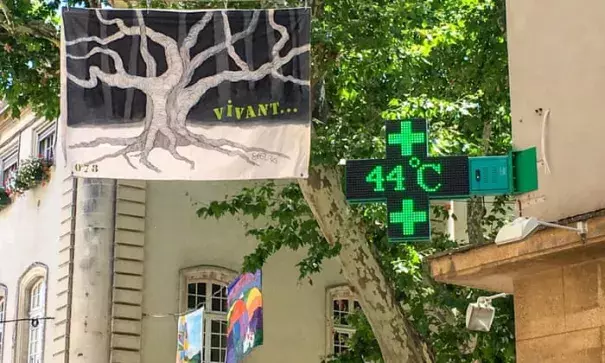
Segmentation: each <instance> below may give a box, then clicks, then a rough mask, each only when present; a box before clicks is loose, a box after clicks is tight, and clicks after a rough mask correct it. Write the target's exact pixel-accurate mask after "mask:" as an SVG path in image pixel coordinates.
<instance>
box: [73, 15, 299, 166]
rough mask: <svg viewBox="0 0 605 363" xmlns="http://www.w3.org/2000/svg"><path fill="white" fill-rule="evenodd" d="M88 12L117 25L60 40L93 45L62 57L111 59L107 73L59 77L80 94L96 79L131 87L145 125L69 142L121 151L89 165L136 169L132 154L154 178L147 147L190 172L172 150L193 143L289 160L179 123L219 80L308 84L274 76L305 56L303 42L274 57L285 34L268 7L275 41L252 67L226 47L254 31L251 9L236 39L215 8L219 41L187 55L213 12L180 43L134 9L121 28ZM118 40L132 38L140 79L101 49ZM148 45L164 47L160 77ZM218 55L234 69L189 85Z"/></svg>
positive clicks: (244, 156) (91, 71)
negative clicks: (103, 32)
mask: <svg viewBox="0 0 605 363" xmlns="http://www.w3.org/2000/svg"><path fill="white" fill-rule="evenodd" d="M95 12H96V15H97V18H98V20H99V22H100V23H101V24H102V26H112V28H117V32H116V33H113V34H111V35H109V36H107V37H104V38H100V37H97V36H86V37H81V38H77V39H73V40H66V41H65V44H66V46H67V47H68V49H69V47H71V46H74V45H77V44H80V43H97V44H98V45H99V46H96V47H93V48H92V49H91V50H89V51H88V53H87V54H85V55H74V54H73V53H71V52H69V51H68V52H67V54H66V56H67V58H69V59H72V60H86V59H89V58H90V57H91V56H93V55H95V54H100V55H101V56H102V57H108V58H110V59H112V60H113V68H114V69H115V72H114V73H107V72H105V71H102V70H101V69H100V68H99V67H97V66H90V67H89V69H88V74H89V78H88V79H82V78H78V77H76V76H74V75H73V74H71V73H68V74H67V79H68V80H69V81H70V82H72V83H74V84H76V85H78V86H80V87H82V88H85V89H92V88H95V87H97V85H98V83H99V82H102V83H103V84H104V85H107V86H109V87H117V88H121V89H136V90H139V91H141V92H143V93H145V95H146V96H147V106H146V110H145V127H144V130H143V132H142V133H141V134H140V135H138V136H136V137H125V138H120V137H114V138H112V137H99V138H97V139H94V140H92V141H85V142H79V143H75V144H72V145H69V146H68V147H69V148H70V149H76V148H95V147H100V146H102V145H110V146H122V148H121V149H120V150H118V151H115V152H112V153H108V154H105V155H103V156H101V157H98V158H96V159H94V160H91V161H90V162H89V163H98V162H100V161H103V160H107V159H112V158H118V157H123V158H124V159H126V161H127V163H128V165H129V166H130V167H131V168H134V169H136V167H135V165H134V164H133V163H132V160H131V158H132V157H138V158H139V162H140V163H141V164H142V165H144V166H145V167H147V168H149V169H150V170H153V171H155V172H158V173H159V172H161V170H160V168H158V167H157V166H156V165H154V164H153V163H152V162H151V161H150V160H149V154H150V153H151V151H152V150H153V149H155V148H162V149H165V150H167V151H168V152H170V155H172V157H173V158H174V159H175V160H178V161H182V162H185V163H187V164H189V166H190V167H191V169H194V168H195V163H194V162H193V161H192V160H190V159H188V158H187V157H185V156H183V155H181V154H180V153H179V152H178V150H177V148H178V147H183V146H195V147H198V148H201V149H205V150H210V151H215V152H218V153H221V154H224V155H228V156H232V157H237V158H240V159H242V160H244V161H245V162H246V163H248V164H250V165H258V163H256V162H255V161H254V160H253V159H252V158H251V157H250V155H249V153H254V152H259V153H265V154H268V155H273V156H276V157H281V158H286V159H289V157H288V156H287V155H285V154H282V153H279V152H274V151H270V150H266V149H263V148H259V147H249V146H246V145H243V144H240V143H237V142H234V141H231V140H228V139H212V138H208V137H206V136H204V135H201V134H195V133H193V132H191V131H189V130H188V129H187V128H186V126H185V125H186V120H187V116H188V113H189V111H190V110H191V109H192V108H193V107H194V106H196V105H197V104H198V102H199V100H200V99H201V98H202V97H203V96H204V94H206V92H208V91H209V90H210V89H213V88H215V87H217V86H219V85H220V84H222V83H225V82H241V81H258V80H261V79H263V78H265V77H273V78H276V79H279V80H281V81H282V82H291V83H294V84H297V85H301V86H305V87H309V86H310V82H309V81H308V80H302V79H297V78H295V77H293V76H285V75H283V74H282V73H281V69H282V67H283V66H285V65H286V64H288V63H289V62H290V61H292V59H293V58H294V57H296V56H299V55H301V54H304V53H307V52H309V50H310V45H309V44H305V45H302V46H299V47H292V48H291V49H289V51H288V52H287V53H286V54H285V55H283V56H282V55H281V54H280V52H281V51H282V50H283V49H284V47H285V46H286V44H287V43H288V41H289V40H290V35H289V34H288V29H287V28H286V27H285V26H283V25H280V24H277V23H276V22H275V11H274V10H268V11H267V20H268V23H269V26H271V27H272V28H273V29H274V30H275V32H277V33H279V35H280V38H279V40H278V41H277V42H276V43H275V44H274V45H273V48H272V49H271V50H270V52H271V55H270V58H271V59H270V60H269V61H268V62H267V63H265V64H263V65H261V66H259V67H258V68H256V69H251V67H250V66H249V65H248V64H247V63H246V62H244V61H243V60H242V59H241V58H240V57H239V55H238V54H237V53H236V52H235V48H234V44H235V43H236V42H238V41H240V40H243V39H245V38H246V37H248V36H251V35H253V34H254V31H255V30H256V28H257V25H258V22H259V16H260V11H255V12H254V13H253V15H252V18H251V19H250V21H249V23H248V24H247V26H246V27H245V29H244V30H242V31H241V32H239V33H236V34H232V33H231V27H230V24H229V19H228V16H227V12H226V11H222V12H221V19H222V20H220V21H222V31H223V33H224V40H223V41H222V42H220V43H219V44H215V45H213V46H210V47H208V48H207V49H204V50H203V51H201V52H199V53H197V54H196V55H195V56H193V57H192V56H191V50H192V48H193V47H194V46H195V45H196V44H197V42H198V37H199V35H200V32H201V31H202V30H203V29H204V28H205V27H206V26H207V25H208V24H209V23H210V22H211V21H212V20H215V21H218V19H214V13H213V12H208V13H206V14H205V15H204V16H203V18H202V19H201V20H199V21H198V22H197V23H195V24H194V25H193V26H192V27H191V28H190V29H189V32H188V33H187V36H186V37H185V38H184V39H183V41H182V43H181V45H180V46H179V44H178V43H177V41H176V40H175V39H173V38H171V37H169V36H167V35H165V34H163V33H160V32H157V31H155V30H153V29H152V28H149V27H147V26H146V25H145V22H144V19H143V15H142V12H141V11H140V10H137V11H136V14H137V22H138V26H137V25H134V26H127V25H126V24H125V23H124V21H123V20H121V19H119V18H115V19H104V18H103V17H102V16H101V11H100V10H98V9H97V10H95ZM126 36H133V37H135V36H136V37H140V42H139V53H140V56H141V59H142V60H143V62H144V63H145V66H146V76H145V77H142V76H137V75H133V74H131V73H129V72H127V71H126V70H125V68H124V62H123V60H122V57H121V55H120V54H119V53H118V52H116V51H115V50H112V49H109V48H107V45H108V44H110V43H112V42H114V41H117V40H119V39H122V38H124V37H126ZM149 41H151V42H154V43H156V44H158V45H159V46H161V47H162V48H163V49H164V56H165V59H164V60H165V63H166V66H167V69H166V71H165V72H163V73H162V74H161V75H158V74H157V73H158V72H157V61H156V59H155V58H154V57H153V56H152V54H151V53H150V52H149V44H148V43H149ZM223 51H225V52H227V54H228V56H229V57H230V58H231V59H232V60H233V61H234V62H235V64H236V65H237V67H238V68H239V70H237V71H232V70H226V71H222V72H219V73H217V74H213V75H209V76H206V77H203V78H201V79H199V80H197V81H195V82H192V78H193V75H194V73H195V71H196V70H197V69H198V68H199V67H200V66H201V65H202V64H203V63H204V62H206V61H208V60H209V59H211V58H212V57H214V56H216V55H217V54H219V53H220V52H223Z"/></svg>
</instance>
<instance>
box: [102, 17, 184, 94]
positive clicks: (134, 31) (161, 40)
mask: <svg viewBox="0 0 605 363" xmlns="http://www.w3.org/2000/svg"><path fill="white" fill-rule="evenodd" d="M95 12H96V14H97V18H98V19H99V21H100V22H101V23H102V24H105V25H115V26H117V27H118V29H120V31H121V32H122V33H124V34H125V35H141V27H139V26H136V27H135V26H133V27H127V26H126V24H124V21H123V20H122V19H118V18H116V19H111V20H107V19H104V18H103V17H102V16H101V12H100V11H99V10H98V9H97V10H95ZM136 12H137V17H139V16H140V17H141V18H142V12H141V10H137V11H136ZM145 33H146V34H145V35H146V36H147V37H149V39H151V40H153V41H154V42H155V43H157V44H159V45H160V46H162V47H163V48H164V52H165V54H166V65H167V67H168V69H169V70H170V72H165V73H164V74H163V75H162V76H160V77H159V78H163V81H165V79H166V78H177V76H176V75H177V74H178V78H180V75H181V72H182V69H183V64H182V62H181V56H180V54H179V50H178V46H177V44H176V41H175V40H174V39H172V38H170V37H169V36H167V35H165V34H162V33H159V32H156V31H155V30H153V29H151V28H148V27H145ZM172 81H173V82H178V79H176V80H172Z"/></svg>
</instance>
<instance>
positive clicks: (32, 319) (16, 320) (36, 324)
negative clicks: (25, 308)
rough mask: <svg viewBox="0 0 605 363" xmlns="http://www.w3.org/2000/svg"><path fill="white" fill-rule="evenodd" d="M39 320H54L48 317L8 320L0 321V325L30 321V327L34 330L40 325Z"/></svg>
mask: <svg viewBox="0 0 605 363" xmlns="http://www.w3.org/2000/svg"><path fill="white" fill-rule="evenodd" d="M40 320H55V318H54V317H50V316H49V317H41V318H22V319H9V320H0V324H5V323H15V322H19V321H30V322H31V325H32V327H34V328H36V327H37V326H38V325H40Z"/></svg>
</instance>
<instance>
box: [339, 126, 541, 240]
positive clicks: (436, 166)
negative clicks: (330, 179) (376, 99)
mask: <svg viewBox="0 0 605 363" xmlns="http://www.w3.org/2000/svg"><path fill="white" fill-rule="evenodd" d="M386 139H387V150H386V154H387V157H386V159H382V160H378V159H371V160H347V164H346V195H347V200H348V201H349V202H351V203H359V204H365V203H377V202H386V203H387V215H388V237H389V240H391V241H394V242H397V241H419V240H430V237H431V228H430V201H431V200H435V199H448V200H449V199H461V198H467V197H469V196H470V195H498V194H508V193H514V192H527V191H530V190H535V189H536V188H537V168H536V162H535V159H536V156H535V148H532V149H528V150H526V151H523V152H512V153H511V154H510V155H508V156H488V157H479V158H469V157H468V156H436V157H432V156H428V132H427V123H426V121H425V120H422V119H411V120H402V121H401V120H399V121H387V122H386ZM532 162H533V165H532ZM519 163H520V164H521V165H522V166H524V168H523V169H524V173H525V174H526V177H524V178H515V176H514V174H515V170H514V167H515V166H516V165H517V164H519Z"/></svg>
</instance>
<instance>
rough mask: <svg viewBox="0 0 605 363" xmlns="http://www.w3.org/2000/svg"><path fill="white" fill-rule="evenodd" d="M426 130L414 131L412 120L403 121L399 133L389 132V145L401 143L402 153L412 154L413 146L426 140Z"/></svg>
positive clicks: (404, 154) (403, 154) (405, 154)
mask: <svg viewBox="0 0 605 363" xmlns="http://www.w3.org/2000/svg"><path fill="white" fill-rule="evenodd" d="M424 140H425V138H424V132H412V123H411V122H410V121H402V122H401V132H400V133H398V134H389V135H388V143H389V145H401V155H402V156H410V155H412V146H413V145H414V144H420V143H423V142H425V141H424Z"/></svg>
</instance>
